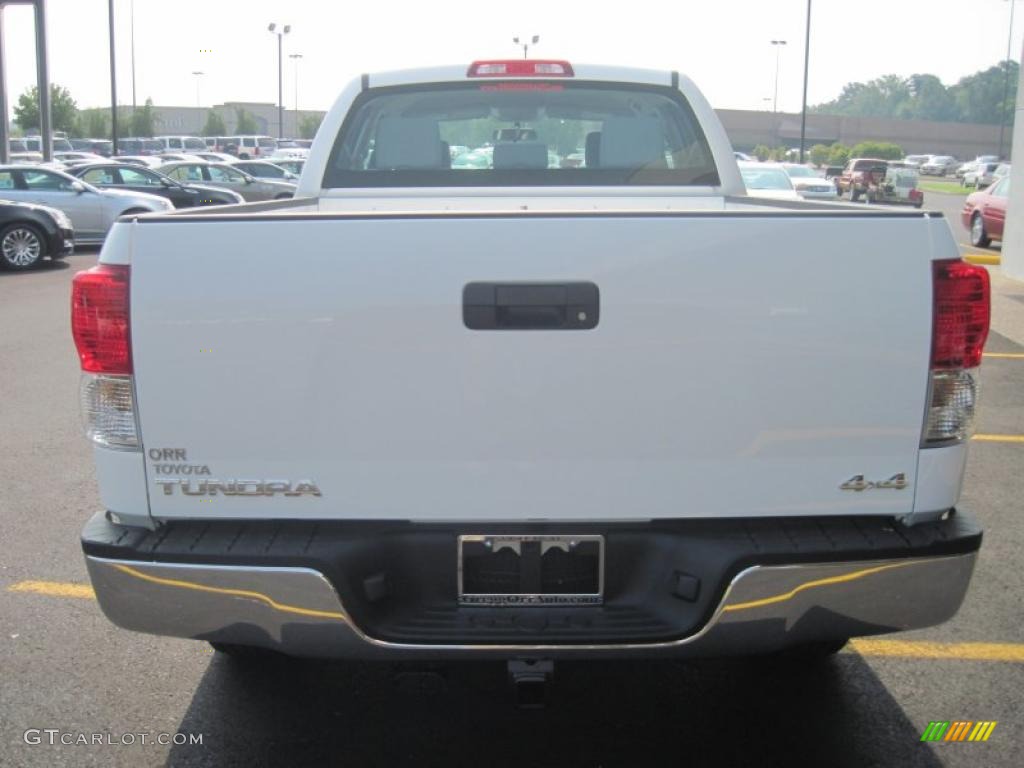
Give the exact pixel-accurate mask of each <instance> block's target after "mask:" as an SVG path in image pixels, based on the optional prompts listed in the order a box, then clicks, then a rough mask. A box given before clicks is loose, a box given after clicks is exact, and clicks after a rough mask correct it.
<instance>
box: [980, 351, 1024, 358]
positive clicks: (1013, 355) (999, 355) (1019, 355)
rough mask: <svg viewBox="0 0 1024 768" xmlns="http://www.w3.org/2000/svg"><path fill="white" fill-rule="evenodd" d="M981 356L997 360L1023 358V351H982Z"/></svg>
mask: <svg viewBox="0 0 1024 768" xmlns="http://www.w3.org/2000/svg"><path fill="white" fill-rule="evenodd" d="M981 356H982V357H992V358H995V359H997V360H1024V352H984V353H982V355H981Z"/></svg>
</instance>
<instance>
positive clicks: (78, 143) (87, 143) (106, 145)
mask: <svg viewBox="0 0 1024 768" xmlns="http://www.w3.org/2000/svg"><path fill="white" fill-rule="evenodd" d="M69 141H70V142H71V146H72V148H74V149H75V150H76V151H78V152H92V153H93V154H97V155H100V156H102V157H110V155H111V154H112V153H113V150H114V144H113V142H112V141H110V140H109V139H69Z"/></svg>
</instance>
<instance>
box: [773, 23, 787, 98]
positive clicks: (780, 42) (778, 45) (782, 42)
mask: <svg viewBox="0 0 1024 768" xmlns="http://www.w3.org/2000/svg"><path fill="white" fill-rule="evenodd" d="M785 44H786V41H785V40H772V45H773V46H774V47H775V95H774V96H773V97H772V112H778V111H779V54H780V53H781V52H782V46H784V45H785Z"/></svg>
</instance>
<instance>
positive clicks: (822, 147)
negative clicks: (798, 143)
mask: <svg viewBox="0 0 1024 768" xmlns="http://www.w3.org/2000/svg"><path fill="white" fill-rule="evenodd" d="M830 151H831V150H830V147H829V146H828V145H827V144H815V145H814V146H813V147H811V149H810V152H809V153H808V157H809V158H810V161H811V162H812V163H814V164H815V165H827V164H828V156H829V152H830Z"/></svg>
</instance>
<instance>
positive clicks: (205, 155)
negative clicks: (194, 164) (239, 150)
mask: <svg viewBox="0 0 1024 768" xmlns="http://www.w3.org/2000/svg"><path fill="white" fill-rule="evenodd" d="M193 154H194V155H195V156H196V157H198V158H199V159H200V160H205V161H206V162H208V163H233V162H235V160H236V159H237V158H236V157H235V156H234V155H229V154H228V153H227V152H211V151H210V150H206V151H205V152H194V153H193Z"/></svg>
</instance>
